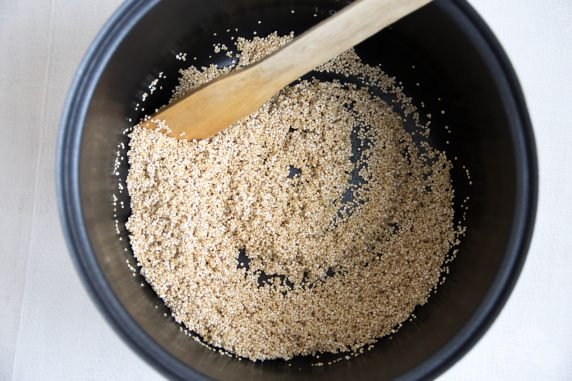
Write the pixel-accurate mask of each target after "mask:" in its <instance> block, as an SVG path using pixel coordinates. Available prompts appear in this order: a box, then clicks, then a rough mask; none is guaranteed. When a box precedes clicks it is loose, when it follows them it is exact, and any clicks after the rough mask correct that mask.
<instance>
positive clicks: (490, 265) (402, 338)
mask: <svg viewBox="0 0 572 381" xmlns="http://www.w3.org/2000/svg"><path fill="white" fill-rule="evenodd" d="M345 3H346V2H342V1H334V0H312V1H311V2H310V1H308V0H211V1H198V0H197V1H191V0H169V1H159V0H131V1H127V2H126V3H125V4H124V5H123V6H122V7H121V8H120V9H119V10H118V11H117V12H116V13H115V15H114V16H113V17H112V19H111V20H110V21H109V22H108V23H107V25H106V26H105V27H104V29H103V30H102V32H101V33H100V34H99V35H98V36H97V38H96V40H95V42H94V43H93V44H92V46H91V48H90V49H89V52H88V53H87V56H86V57H85V59H84V60H83V63H82V64H81V66H80V69H79V71H78V73H77V75H76V78H75V81H74V83H73V85H72V88H71V91H70V95H69V97H68V101H67V104H66V106H65V111H64V114H63V119H62V127H61V131H60V137H59V147H58V160H57V163H58V164H57V184H58V198H59V206H60V213H61V218H62V222H63V226H64V230H65V233H66V236H67V240H68V244H69V248H70V251H71V253H72V256H73V258H74V260H75V263H76V266H77V269H78V271H79V272H80V274H81V277H82V278H83V281H84V284H85V286H86V288H87V289H88V290H89V291H90V293H91V295H92V297H93V299H94V300H95V302H96V304H97V305H98V306H99V308H100V310H101V311H102V312H103V314H104V315H105V316H106V317H107V319H108V320H109V322H110V323H111V325H112V326H113V327H114V328H115V329H116V331H117V332H118V333H119V334H120V335H121V336H122V337H123V339H124V340H125V341H126V342H127V343H128V344H129V345H130V346H131V347H132V348H133V349H134V350H135V351H137V353H139V354H140V355H141V356H142V357H144V358H145V359H146V360H147V361H148V362H149V363H151V364H152V365H154V366H155V367H156V368H157V369H159V370H160V371H161V372H163V373H164V374H165V375H167V376H170V377H172V378H173V379H202V378H213V379H224V380H242V379H249V380H291V379H300V380H302V379H309V378H315V379H324V380H326V379H327V380H337V379H339V380H345V379H352V378H359V379H391V378H401V379H424V378H431V377H435V376H437V375H438V374H440V373H441V372H443V371H444V370H445V369H447V368H448V367H449V366H451V365H452V364H453V363H454V362H455V361H457V360H458V359H459V358H460V357H461V356H462V355H463V354H464V353H466V352H467V351H468V350H469V348H471V347H472V346H473V345H474V344H475V342H476V341H477V340H478V339H479V338H480V337H481V336H482V335H483V333H484V332H485V331H486V329H487V328H488V327H489V326H490V324H491V323H492V321H493V320H494V318H495V317H496V316H497V314H498V313H499V311H500V309H501V308H502V306H503V305H504V303H505V301H506V299H507V297H508V296H509V294H510V292H511V290H512V288H513V286H514V284H515V282H516V279H517V277H518V274H519V272H520V269H521V267H522V264H523V262H524V259H525V256H526V251H527V248H528V245H529V241H530V237H531V234H532V228H533V224H534V216H535V210H536V201H537V161H536V152H535V146H534V139H533V134H532V128H531V124H530V120H529V116H528V113H527V110H526V106H525V102H524V99H523V95H522V92H521V90H520V87H519V84H518V81H517V78H516V76H515V74H514V71H513V69H512V67H511V65H510V63H509V61H508V59H507V57H506V56H505V54H504V52H503V51H502V49H501V47H500V46H499V43H498V42H497V40H496V39H495V38H494V36H493V35H492V33H491V31H490V30H489V29H488V28H487V26H486V25H485V24H484V22H483V21H482V20H481V19H480V18H479V16H478V15H477V14H476V13H475V11H473V10H472V9H471V8H470V7H469V6H468V5H467V3H466V2H465V1H463V0H448V1H447V0H443V1H435V2H433V3H432V4H430V5H429V6H427V7H425V8H423V9H422V10H420V11H418V12H416V13H415V14H413V15H410V16H408V17H407V18H405V19H403V20H401V21H399V22H398V23H396V24H395V25H393V26H392V27H391V28H389V29H387V30H384V31H383V32H381V33H379V34H378V35H376V36H374V37H372V38H371V39H369V40H368V41H366V42H364V43H363V44H361V45H360V46H358V47H357V50H358V53H359V54H360V55H361V56H362V57H363V58H364V60H365V61H367V62H369V63H372V64H378V63H381V64H382V65H383V68H384V69H385V71H386V72H388V73H389V74H390V75H394V76H396V77H397V78H398V79H399V80H401V81H403V84H404V86H405V89H406V91H407V92H408V93H409V95H411V96H413V97H414V100H415V101H416V102H417V105H418V106H419V107H421V108H422V111H424V112H426V113H431V114H432V115H433V119H432V123H433V126H434V128H433V132H432V136H431V139H432V141H433V142H434V144H435V145H436V146H438V147H440V148H443V149H445V150H446V151H447V153H448V155H449V157H451V158H453V157H458V160H456V161H455V162H454V163H455V170H454V171H453V173H452V176H453V182H454V188H455V192H456V202H457V213H458V215H460V214H461V213H462V212H463V209H462V207H461V201H462V200H463V199H465V197H467V196H468V197H469V200H468V207H469V209H468V211H467V215H466V217H467V220H466V226H467V235H466V237H465V238H464V239H463V242H462V244H461V247H460V254H459V255H458V257H457V259H456V260H455V261H454V262H453V263H452V265H451V272H450V275H449V276H448V278H447V281H446V282H445V284H444V285H443V286H441V287H440V289H439V292H438V293H437V294H436V295H434V296H432V298H431V300H430V301H429V303H428V304H427V305H425V306H423V307H420V308H418V309H417V311H416V315H417V319H415V320H414V321H413V322H410V323H407V324H405V325H404V327H403V328H402V329H401V330H400V331H399V332H398V333H397V334H396V335H394V337H393V338H392V339H391V340H388V339H383V340H381V341H380V343H378V344H377V345H376V346H375V348H374V349H373V350H372V351H371V352H366V353H365V354H364V355H362V356H359V357H357V358H355V359H352V360H351V361H342V362H339V363H337V364H335V365H332V366H327V367H312V366H310V365H309V364H310V362H311V361H310V359H308V358H300V359H295V360H294V361H293V362H292V363H291V364H290V365H289V364H287V363H286V362H284V361H270V362H264V363H252V362H249V361H244V360H243V361H238V360H237V359H232V358H228V357H225V356H221V355H219V354H217V353H214V352H212V351H210V350H207V349H205V348H204V347H202V346H201V345H199V344H197V343H196V342H195V341H194V340H192V339H191V338H190V337H189V336H187V335H185V334H184V333H183V332H181V331H180V329H179V326H178V325H177V324H176V323H175V322H174V321H173V320H172V319H171V318H170V317H165V316H164V315H167V316H169V313H168V310H167V308H166V307H165V306H164V305H163V303H162V302H161V300H160V299H159V298H158V297H157V296H156V295H155V293H154V292H153V291H152V290H151V288H150V287H149V286H147V285H146V286H145V287H141V283H143V284H144V285H145V283H144V279H142V278H141V277H139V276H135V277H134V276H132V273H131V271H130V270H129V268H128V267H127V265H126V263H125V262H126V260H127V261H128V262H130V263H131V264H134V260H133V258H132V253H131V249H130V247H129V244H128V237H127V233H126V231H125V228H124V226H123V224H124V222H125V220H126V219H127V217H128V216H129V198H128V196H127V194H126V192H125V191H124V192H123V193H119V192H118V189H117V180H118V179H123V180H124V178H125V173H126V171H127V166H126V165H125V162H123V164H122V165H121V166H120V167H119V168H118V169H117V170H115V169H114V160H115V157H116V152H117V149H118V146H121V143H124V144H125V143H127V137H126V136H125V135H124V134H123V133H122V131H123V130H124V129H125V128H128V127H129V125H130V123H129V118H131V119H136V118H139V117H140V116H141V115H142V113H143V111H142V110H141V108H139V111H135V110H134V108H135V107H134V106H135V103H136V102H137V99H138V98H139V99H140V96H141V94H142V93H143V92H144V91H146V90H147V85H148V84H149V82H150V81H151V80H152V79H153V78H155V77H157V76H158V73H159V72H164V73H165V74H167V78H166V79H163V80H162V82H161V83H160V85H162V86H163V88H162V89H161V88H158V90H157V91H156V92H155V93H154V94H153V95H151V96H150V98H149V99H148V101H147V104H146V106H145V107H147V109H148V110H147V111H145V112H148V111H149V110H152V109H154V107H157V106H159V105H161V104H164V103H165V102H166V101H167V99H168V98H169V95H170V91H171V89H172V88H173V86H174V85H175V83H176V77H177V74H176V70H177V69H178V68H180V67H183V66H186V65H188V64H189V61H191V62H192V57H193V56H194V55H195V54H196V55H197V57H198V60H197V61H196V63H198V64H205V63H207V61H208V59H207V58H208V55H209V54H211V53H209V50H211V49H212V43H213V42H214V41H215V40H219V39H220V38H221V36H223V35H225V36H227V37H226V38H228V35H226V34H225V33H226V29H227V28H232V30H233V31H234V28H235V27H237V28H238V29H239V32H238V33H239V34H242V35H244V36H252V32H253V31H254V30H257V31H258V33H259V34H265V33H268V32H271V31H274V30H278V31H279V32H280V33H288V32H290V31H291V30H293V31H295V32H297V33H300V32H301V31H303V30H305V29H306V28H308V27H309V26H310V25H312V24H313V23H315V22H316V20H319V19H321V18H325V17H327V16H328V15H329V13H331V12H333V11H335V10H337V9H340V8H341V7H343V6H344V5H345ZM292 9H294V10H295V13H291V10H292ZM315 14H316V16H314V15H315ZM259 19H260V20H262V21H263V22H262V24H258V23H257V20H259ZM356 22H359V20H356ZM213 33H217V34H218V36H217V37H214V36H213ZM179 51H182V52H189V54H188V56H187V62H181V61H178V60H176V59H175V58H174V55H175V54H176V53H177V52H179ZM217 59H218V60H219V61H223V60H224V58H222V57H219V58H217ZM193 63H195V62H193ZM413 65H415V68H413V67H412V66H413ZM417 84H419V85H417ZM422 102H423V103H422ZM441 110H446V113H445V114H444V115H443V114H442V113H441ZM445 125H449V126H450V127H451V132H448V131H447V130H446V129H445V128H444V126H445ZM447 141H449V144H447ZM463 166H466V167H467V168H469V170H470V175H471V181H472V185H469V182H468V181H467V178H466V174H465V172H464V167H463ZM116 172H117V174H118V176H116ZM113 194H115V195H116V196H117V197H118V200H117V202H116V204H115V206H114V203H113ZM114 208H115V210H114ZM114 214H115V215H116V216H117V219H118V220H119V226H118V227H119V231H120V233H119V235H118V234H117V232H116V227H115V225H114ZM484 366H486V365H484Z"/></svg>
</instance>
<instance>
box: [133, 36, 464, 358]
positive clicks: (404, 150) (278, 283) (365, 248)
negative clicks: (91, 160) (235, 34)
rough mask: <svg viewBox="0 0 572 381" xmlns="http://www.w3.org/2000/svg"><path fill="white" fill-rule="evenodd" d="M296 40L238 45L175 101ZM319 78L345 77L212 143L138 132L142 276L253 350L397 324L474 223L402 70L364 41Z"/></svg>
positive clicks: (184, 309) (174, 303) (267, 353)
mask: <svg viewBox="0 0 572 381" xmlns="http://www.w3.org/2000/svg"><path fill="white" fill-rule="evenodd" d="M291 38H292V35H289V36H277V35H276V33H274V34H272V35H269V36H267V37H265V38H258V37H256V38H254V39H252V40H246V39H243V38H239V39H237V41H236V47H233V48H234V49H236V51H237V52H238V54H239V56H238V62H236V65H235V66H234V67H232V68H230V67H227V68H220V67H216V66H214V65H213V66H210V67H203V68H195V67H190V68H188V69H186V70H183V71H181V73H180V74H181V75H180V83H179V86H178V87H177V89H176V91H175V93H174V95H173V99H172V101H174V100H176V99H179V98H181V97H183V96H185V95H186V94H188V93H189V92H190V91H192V90H193V89H195V88H196V87H198V86H200V85H202V84H204V83H206V82H208V81H210V80H213V79H214V78H216V77H217V76H219V75H221V74H223V73H226V72H228V71H230V70H235V69H236V68H237V67H238V68H240V67H243V66H245V65H249V64H251V63H253V62H255V61H257V60H259V59H261V58H262V57H264V56H265V55H267V54H269V53H270V52H272V51H273V50H275V49H277V48H278V47H280V46H281V45H283V44H284V43H286V42H288V41H289V40H290V39H291ZM216 48H218V49H221V48H220V46H219V47H215V49H216ZM228 49H230V48H228ZM225 50H226V47H225ZM320 72H321V73H322V75H331V74H332V73H336V78H338V79H336V80H329V81H326V80H318V79H315V78H312V77H308V79H304V80H300V81H298V82H296V83H295V84H292V85H291V86H289V87H287V88H285V89H283V90H282V91H281V92H280V93H279V94H278V95H276V96H275V97H273V98H272V99H271V100H270V101H268V102H267V103H266V104H265V105H264V106H263V107H262V108H261V109H260V110H258V111H257V112H256V113H254V114H252V115H250V116H249V117H247V118H245V119H244V120H241V121H239V122H236V123H235V124H233V125H232V126H231V127H229V128H227V129H226V130H224V131H222V132H220V133H218V134H217V135H216V136H214V137H212V138H210V139H207V140H202V141H185V140H176V139H173V138H170V137H166V136H164V135H163V134H161V133H160V132H157V131H151V130H147V129H142V128H139V127H135V128H134V129H133V131H132V133H131V134H130V139H131V140H130V149H129V152H128V158H129V164H130V169H129V174H128V178H127V187H128V191H129V195H130V197H131V209H132V214H131V216H130V218H129V221H128V223H127V228H128V230H129V232H130V241H131V246H132V248H133V252H134V254H135V256H136V258H137V260H138V262H139V265H140V266H141V273H142V274H143V275H144V276H145V278H146V279H147V281H148V283H149V284H150V285H151V287H152V288H153V289H154V290H155V292H156V293H157V294H158V295H159V296H160V297H161V298H162V299H163V300H164V301H165V303H166V305H167V306H168V307H169V308H170V309H171V311H172V314H173V316H174V318H175V319H176V320H177V321H178V322H180V323H182V324H183V325H184V326H186V327H187V328H188V329H189V330H191V331H193V332H195V333H197V334H198V335H200V336H201V337H202V339H203V340H204V341H205V342H206V343H208V344H210V345H213V346H216V347H220V348H224V349H225V350H226V351H228V352H231V353H233V354H236V355H238V356H242V357H245V358H248V359H251V360H265V359H274V358H283V359H290V358H292V357H293V356H296V355H310V354H316V353H321V352H334V353H337V352H343V351H348V350H353V351H359V350H360V348H363V347H364V346H366V345H370V344H372V343H374V342H375V341H376V340H378V339H379V338H381V337H383V336H386V335H388V334H391V333H392V332H394V331H395V329H396V327H398V326H399V325H400V324H401V323H402V322H404V321H405V320H407V319H408V318H409V317H410V315H411V314H412V312H413V310H414V308H415V307H416V306H418V305H422V304H424V303H425V302H426V301H427V298H428V296H429V294H430V292H431V291H432V290H433V289H434V288H435V287H436V285H437V284H438V283H439V280H440V277H441V274H442V271H443V265H444V263H445V261H446V259H447V256H448V253H450V252H451V251H452V250H453V247H454V246H455V245H456V244H457V243H458V237H459V235H460V232H461V228H460V227H457V226H455V223H454V215H453V205H452V203H453V189H452V186H451V179H450V175H449V172H450V170H451V162H450V161H449V160H448V159H447V157H446V156H445V154H444V153H443V152H440V151H438V150H436V149H434V148H432V147H431V146H430V145H429V144H428V142H427V136H428V133H429V131H428V128H427V127H426V126H423V125H421V123H420V122H419V119H420V118H419V115H418V114H417V112H416V110H415V107H414V106H413V105H412V103H411V100H410V99H409V98H407V97H406V96H405V95H404V94H403V92H402V90H401V89H400V88H399V87H398V86H397V85H396V81H395V79H393V78H390V77H388V76H387V75H385V74H384V73H383V72H382V71H381V69H379V68H377V67H372V66H368V65H366V64H364V63H362V62H361V60H360V58H359V57H358V56H357V54H356V53H355V52H354V51H353V50H350V51H348V52H346V53H344V54H342V55H340V56H339V57H337V58H336V59H334V60H332V61H331V62H329V63H327V64H326V65H323V66H322V67H320V68H318V70H317V71H316V73H317V74H316V76H318V74H319V73H320ZM328 73H329V74H328ZM343 78H347V81H345V80H344V79H343ZM350 78H354V79H355V78H358V79H359V83H361V84H360V85H356V84H355V83H356V82H355V81H353V82H352V81H350ZM372 86H373V87H376V88H377V89H381V90H382V92H384V93H385V94H389V95H391V97H392V99H395V104H392V105H390V104H388V103H386V102H385V101H384V100H382V99H381V98H380V97H377V96H374V95H372V92H371V91H370V89H371V87H372ZM396 107H398V108H399V110H400V111H399V112H397V111H396ZM406 120H408V121H409V122H410V123H412V124H413V127H410V128H408V129H406V128H405V126H404V125H405V121H406Z"/></svg>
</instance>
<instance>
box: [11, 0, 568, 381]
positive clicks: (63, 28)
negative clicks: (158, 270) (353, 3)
mask: <svg viewBox="0 0 572 381" xmlns="http://www.w3.org/2000/svg"><path fill="white" fill-rule="evenodd" d="M470 2H471V3H472V4H473V5H474V6H475V8H476V9H477V10H478V11H479V12H480V13H481V15H482V16H483V17H484V18H485V20H486V21H487V22H488V23H489V25H490V26H491V27H492V29H493V30H494V32H495V33H496V35H497V36H498V38H499V39H500V41H501V43H502V44H503V46H504V48H505V49H506V51H507V53H508V55H509V56H510V58H511V60H512V62H513V64H514V66H515V68H516V71H517V73H518V75H519V77H520V80H521V83H522V86H523V88H524V92H525V95H526V99H527V102H528V106H529V110H530V114H531V117H532V121H533V124H534V128H535V133H536V139H537V144H538V152H539V160H540V200H539V209H538V218H537V225H536V231H535V234H534V239H533V242H532V246H531V250H530V254H529V257H528V260H527V262H526V265H525V268H524V271H523V273H522V276H521V277H520V280H519V282H518V284H517V287H516V289H515V291H514V293H513V294H512V297H511V298H510V300H509V302H508V304H507V306H506V307H505V309H504V310H503V312H502V313H501V315H500V317H499V318H498V319H497V321H496V322H495V324H494V325H493V327H492V328H491V329H490V330H489V332H488V333H487V334H486V335H485V337H484V338H483V339H482V340H481V341H480V342H479V343H478V344H477V346H476V347H475V348H474V349H473V350H472V351H471V352H470V353H469V354H468V355H467V356H465V357H464V358H463V359H462V360H461V361H460V362H459V363H458V364H456V365H455V366H454V367H453V368H452V369H451V370H449V371H448V372H447V373H445V374H444V375H443V376H442V377H441V380H479V381H480V380H572V326H571V325H572V228H571V223H572V205H571V201H572V164H571V163H572V153H571V152H572V150H571V149H570V145H571V144H572V0H504V1H499V0H470ZM119 3H120V0H98V1H77V0H51V1H50V0H0V380H2V381H3V380H63V381H66V380H160V379H162V377H161V376H159V375H158V374H157V373H156V372H155V371H154V370H153V369H151V368H150V367H149V366H148V365H146V364H145V363H144V362H143V361H142V360H140V359H139V358H138V357H137V356H136V355H135V354H133V353H132V352H131V351H130V350H129V349H128V348H127V346H126V345H125V344H123V342H121V341H120V339H119V338H118V337H117V336H116V335H115V334H114V333H113V332H112V330H111V328H110V327H108V325H107V324H106V323H105V322H104V320H103V318H102V317H101V316H100V314H99V313H98V312H97V311H96V309H95V307H94V305H93V304H92V302H91V300H90V299H89V298H88V296H87V294H86V292H85V291H84V289H83V288H82V286H81V284H80V282H79V279H78V276H77V275H76V272H75V270H74V268H73V267H72V264H71V260H70V257H69V255H68V253H67V250H66V247H65V244H64V239H63V236H62V233H61V229H60V225H59V220H58V215H57V211H56V198H55V185H54V181H55V176H54V158H55V141H56V133H57V129H58V123H59V117H60V112H61V109H62V103H63V100H64V96H65V93H66V91H67V89H68V87H69V84H70V80H71V78H72V75H73V73H74V71H75V68H76V67H77V65H78V62H79V60H80V58H81V56H82V55H83V53H84V51H85V49H86V48H87V46H88V44H89V43H90V41H91V40H92V38H93V37H94V35H95V33H96V32H97V31H98V30H99V28H100V26H101V25H102V23H103V22H104V21H105V20H106V19H107V18H108V16H109V15H110V14H111V13H112V12H113V10H114V9H115V8H116V7H117V6H118V4H119Z"/></svg>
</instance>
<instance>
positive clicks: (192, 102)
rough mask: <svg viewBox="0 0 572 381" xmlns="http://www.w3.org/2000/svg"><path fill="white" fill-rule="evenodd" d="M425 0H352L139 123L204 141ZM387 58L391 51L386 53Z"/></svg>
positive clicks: (182, 136) (415, 8) (178, 135)
mask: <svg viewBox="0 0 572 381" xmlns="http://www.w3.org/2000/svg"><path fill="white" fill-rule="evenodd" d="M430 1H431V0H358V1H356V2H354V3H352V4H351V5H349V6H347V7H346V8H344V9H343V10H342V11H340V12H338V13H336V14H335V15H333V16H331V17H329V18H328V19H326V20H324V21H322V22H321V23H319V24H318V25H316V26H314V27H313V28H311V29H309V30H308V31H307V32H305V33H304V34H302V35H300V36H299V37H297V38H295V39H294V40H293V41H292V42H290V43H289V44H288V45H286V46H285V47H283V48H282V49H280V50H278V51H277V52H275V53H273V54H271V55H269V56H268V57H266V58H264V59H263V60H262V61H260V62H258V63H256V64H254V65H252V66H249V67H247V68H245V69H243V70H240V71H235V72H232V73H230V74H228V75H225V76H223V77H220V78H218V79H217V80H215V81H213V82H210V83H208V84H207V85H205V86H203V87H201V88H199V89H198V90H196V91H195V92H193V93H191V94H190V95H189V96H187V97H186V98H184V99H182V100H180V101H178V102H176V103H174V104H172V105H169V106H168V107H166V108H164V109H163V110H161V111H160V112H158V113H157V114H155V115H153V116H152V117H151V119H150V120H149V121H147V122H142V123H141V125H142V126H144V127H146V128H151V129H155V128H157V123H156V122H154V121H164V123H165V124H166V125H167V126H168V128H169V130H170V131H168V130H165V129H162V131H163V132H164V133H166V134H167V135H169V136H171V137H174V138H177V139H187V140H191V139H204V138H208V137H210V136H212V135H214V134H216V133H217V132H219V131H221V130H223V129H225V128H226V127H228V126H230V125H231V124H232V123H234V122H236V121H237V120H240V119H241V118H244V117H246V116H248V115H250V114H251V113H253V112H255V111H256V110H258V109H259V108H260V107H261V106H262V105H263V104H264V103H265V102H266V101H268V100H269V99H270V98H271V97H272V96H273V95H275V94H276V93H278V92H279V91H280V90H281V89H282V88H283V87H285V86H287V85H288V84H290V83H291V82H293V81H295V80H296V79H298V78H300V77H301V76H303V75H304V74H306V73H308V72H309V71H311V70H312V69H314V68H316V67H317V66H319V65H321V64H323V63H325V62H327V61H328V60H330V59H332V58H334V57H336V56H337V55H338V54H340V53H342V52H344V51H346V50H347V49H349V48H351V47H353V46H354V45H356V44H358V43H360V42H362V41H363V40H365V39H366V38H368V37H370V36H372V35H373V34H375V33H376V32H378V31H380V30H381V29H383V28H385V27H386V26H388V25H390V24H392V23H393V22H395V21H397V20H399V19H400V18H402V17H404V16H406V15H408V14H409V13H411V12H413V11H415V10H417V9H418V8H420V7H422V6H424V5H425V4H427V3H429V2H430ZM388 54H391V52H388Z"/></svg>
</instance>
